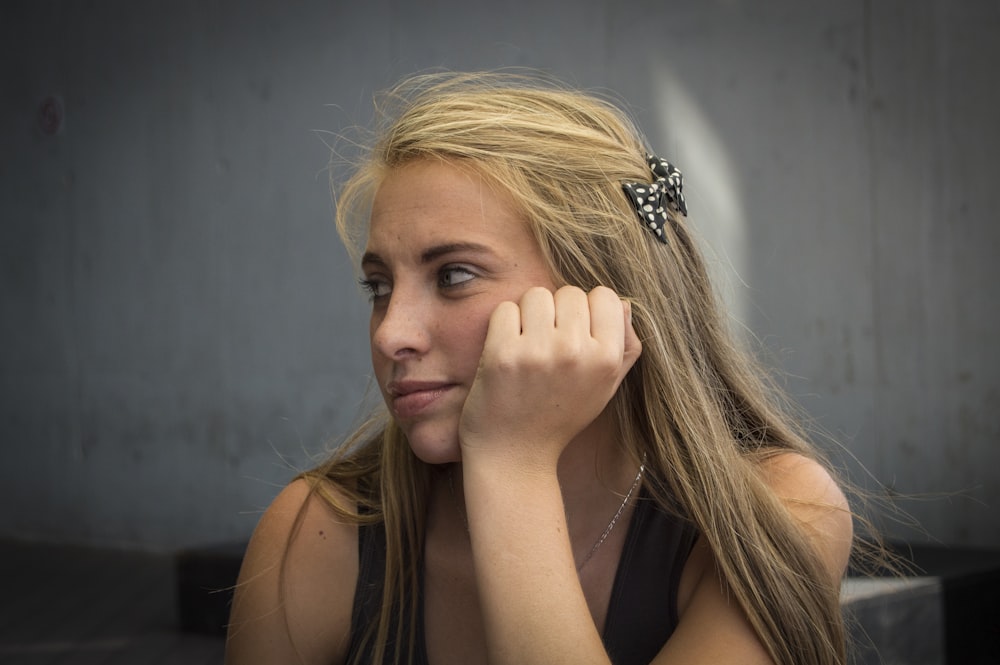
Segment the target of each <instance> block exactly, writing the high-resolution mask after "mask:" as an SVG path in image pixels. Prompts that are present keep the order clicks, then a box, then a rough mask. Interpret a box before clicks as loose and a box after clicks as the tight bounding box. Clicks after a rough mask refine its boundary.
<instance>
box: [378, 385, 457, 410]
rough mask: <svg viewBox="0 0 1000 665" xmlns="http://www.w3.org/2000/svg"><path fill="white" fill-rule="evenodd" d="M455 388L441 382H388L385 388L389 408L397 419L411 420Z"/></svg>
mask: <svg viewBox="0 0 1000 665" xmlns="http://www.w3.org/2000/svg"><path fill="white" fill-rule="evenodd" d="M454 387H455V384H454V383H446V382H442V381H390V382H389V384H388V385H387V386H386V393H387V395H388V397H389V400H388V401H389V407H390V408H391V409H392V412H393V414H395V416H396V417H397V418H401V419H406V418H413V417H415V416H417V415H419V414H420V413H422V412H423V411H425V410H427V409H428V408H429V407H430V406H431V405H433V404H434V403H435V402H437V401H438V400H439V399H440V398H441V397H442V396H443V395H445V394H446V393H447V392H448V391H450V390H451V389H452V388H454Z"/></svg>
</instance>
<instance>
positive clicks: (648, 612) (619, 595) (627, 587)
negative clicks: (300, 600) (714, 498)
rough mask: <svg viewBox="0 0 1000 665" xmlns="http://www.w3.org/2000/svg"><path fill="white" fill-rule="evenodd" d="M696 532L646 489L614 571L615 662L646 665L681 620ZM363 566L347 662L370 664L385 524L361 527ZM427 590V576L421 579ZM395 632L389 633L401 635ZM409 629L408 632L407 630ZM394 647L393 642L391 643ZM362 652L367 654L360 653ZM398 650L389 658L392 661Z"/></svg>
mask: <svg viewBox="0 0 1000 665" xmlns="http://www.w3.org/2000/svg"><path fill="white" fill-rule="evenodd" d="M696 537H697V532H696V531H695V529H694V526H693V525H691V524H690V522H687V521H685V520H682V519H680V518H678V517H676V516H673V515H670V514H668V513H666V512H663V511H662V510H660V509H659V508H658V507H657V506H656V504H655V503H654V502H653V501H652V500H651V499H649V498H648V497H647V496H646V494H645V492H642V493H641V494H640V499H639V501H638V502H637V503H636V507H635V510H634V511H633V513H632V519H631V522H630V523H629V528H628V534H627V536H626V540H625V546H624V548H623V550H622V555H621V560H620V561H619V563H618V570H617V572H616V573H615V581H614V586H613V587H612V589H611V599H610V601H609V603H608V613H607V617H606V618H605V622H604V634H603V635H602V636H601V638H602V640H603V641H604V647H605V649H607V652H608V655H609V656H610V658H611V662H613V663H615V665H647V664H648V663H649V662H650V661H651V660H652V659H653V658H654V657H655V656H656V654H657V653H659V651H660V649H661V648H663V645H664V644H666V642H667V639H668V638H669V637H670V635H671V634H673V632H674V629H675V628H676V627H677V621H678V616H677V588H678V586H679V584H680V577H681V571H682V570H683V569H684V563H685V562H686V561H687V558H688V555H690V553H691V548H692V547H693V546H694V541H695V538H696ZM358 550H359V554H360V569H359V573H358V584H357V587H356V589H355V593H354V610H353V614H352V617H351V645H350V649H349V651H348V660H347V662H348V663H352V662H362V663H371V662H372V659H371V651H372V649H371V645H370V644H365V645H362V642H363V641H364V640H363V636H364V634H365V631H366V629H367V628H368V626H369V625H371V623H372V622H374V621H376V620H377V619H378V616H379V609H380V604H381V602H382V580H383V578H384V574H385V529H384V525H383V524H381V523H379V524H372V525H362V526H360V527H359V528H358ZM420 584H421V589H420V592H421V596H422V595H423V579H422V578H421V580H420ZM418 607H419V612H418V615H417V630H416V639H417V641H416V650H417V653H415V654H414V663H416V665H428V662H427V645H426V643H425V641H424V615H423V603H422V602H420V603H418ZM394 634H395V633H394V631H392V632H390V635H394ZM404 634H405V633H404ZM388 651H389V652H391V651H392V649H391V647H390V648H389V649H388ZM359 652H360V653H361V654H362V655H363V657H362V659H361V660H360V661H357V660H354V659H355V658H356V657H357V656H358V654H359ZM390 658H391V653H389V655H387V657H386V661H385V662H386V663H387V664H388V663H390Z"/></svg>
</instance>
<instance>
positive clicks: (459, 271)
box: [438, 266, 476, 288]
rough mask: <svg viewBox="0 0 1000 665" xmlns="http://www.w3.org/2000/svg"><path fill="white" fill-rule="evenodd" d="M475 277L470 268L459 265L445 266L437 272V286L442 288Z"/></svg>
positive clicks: (456, 284)
mask: <svg viewBox="0 0 1000 665" xmlns="http://www.w3.org/2000/svg"><path fill="white" fill-rule="evenodd" d="M475 277H476V276H475V275H474V274H473V273H472V272H471V271H470V270H467V269H466V268H462V267H461V266H445V267H444V268H441V270H440V271H439V272H438V286H440V287H442V288H448V287H452V286H458V285H459V284H463V283H465V282H468V281H469V280H470V279H474V278H475Z"/></svg>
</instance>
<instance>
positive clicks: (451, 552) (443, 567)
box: [423, 538, 623, 665]
mask: <svg viewBox="0 0 1000 665" xmlns="http://www.w3.org/2000/svg"><path fill="white" fill-rule="evenodd" d="M609 540H610V539H609ZM622 540H623V539H621V538H619V539H615V540H614V541H611V542H607V543H605V545H604V546H602V548H601V551H599V552H598V553H597V554H595V555H594V558H593V559H591V560H590V561H588V562H587V564H586V566H585V567H584V568H583V570H581V571H580V586H581V589H582V591H583V594H584V597H585V598H586V600H587V605H588V607H589V608H590V613H591V617H592V618H593V620H594V625H595V627H596V628H597V630H598V632H600V633H603V631H604V624H605V619H606V617H607V612H608V606H609V603H610V600H611V596H612V591H613V588H614V585H615V573H616V569H617V565H618V560H619V559H620V557H621V552H622V546H623V542H622ZM424 589H425V591H424V599H423V602H424V639H425V642H426V648H427V657H428V662H429V663H430V664H431V665H451V664H461V665H474V664H476V663H486V662H487V652H486V633H485V627H484V625H483V616H482V610H481V606H480V597H479V591H478V588H477V585H476V579H475V569H474V567H473V563H472V555H471V551H469V550H465V549H464V548H460V547H459V548H455V547H439V546H436V545H435V544H434V543H431V542H428V543H427V547H426V550H425V569H424Z"/></svg>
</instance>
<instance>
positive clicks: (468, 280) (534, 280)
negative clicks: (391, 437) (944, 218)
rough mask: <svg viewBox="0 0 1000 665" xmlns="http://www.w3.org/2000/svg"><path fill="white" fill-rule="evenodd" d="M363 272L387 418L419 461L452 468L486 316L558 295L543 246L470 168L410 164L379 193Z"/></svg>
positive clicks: (374, 360)
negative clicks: (534, 289)
mask: <svg viewBox="0 0 1000 665" xmlns="http://www.w3.org/2000/svg"><path fill="white" fill-rule="evenodd" d="M361 268H362V271H363V272H364V276H365V278H364V279H365V283H366V286H368V288H369V289H370V291H371V294H372V316H371V328H370V337H371V352H372V366H373V368H374V370H375V376H376V378H377V380H378V383H379V388H380V389H381V391H382V396H383V398H384V399H385V402H386V404H387V405H388V407H389V411H390V412H391V413H392V415H393V417H394V418H395V419H396V421H397V422H398V423H399V425H400V427H401V428H402V430H403V432H405V433H406V435H407V438H408V439H409V442H410V446H411V447H412V448H413V451H414V453H415V454H416V455H417V457H419V458H420V459H422V460H424V461H425V462H428V463H431V464H440V463H444V462H454V461H458V460H459V459H460V451H459V445H458V421H459V416H460V415H461V412H462V405H463V404H464V403H465V398H466V396H467V395H468V392H469V388H470V386H471V385H472V382H473V380H474V379H475V377H476V369H477V368H478V366H479V356H480V355H481V353H482V350H483V343H484V341H485V339H486V330H487V328H488V326H489V319H490V315H491V314H492V313H493V310H494V309H495V308H496V306H497V305H498V304H500V303H501V302H503V301H507V300H509V301H514V302H517V301H518V300H519V299H520V297H521V295H522V294H523V293H524V292H525V291H526V290H527V289H528V288H529V287H531V286H544V287H546V288H549V289H550V290H553V291H554V290H555V284H554V282H553V280H552V277H551V276H550V274H549V270H548V267H547V265H546V264H545V261H544V259H543V257H542V253H541V249H540V248H539V246H538V243H537V242H536V241H535V239H534V237H533V236H532V235H531V232H530V231H529V229H528V227H527V225H526V223H525V222H524V221H523V220H521V219H520V218H519V217H518V216H517V215H516V214H515V212H514V210H513V208H512V206H511V204H510V203H509V201H508V200H507V199H506V198H505V197H504V196H502V195H498V194H497V193H496V192H494V191H492V190H491V189H490V187H489V186H488V185H487V184H486V183H485V182H483V180H482V179H481V178H480V177H479V176H478V175H476V174H475V173H474V172H473V171H472V170H469V169H465V170H462V169H459V168H457V167H455V166H452V165H449V164H446V163H442V162H438V161H431V160H427V161H416V162H411V163H409V164H406V165H404V166H402V167H400V168H398V169H395V170H393V171H391V172H390V173H389V174H388V175H387V176H386V178H385V180H384V181H383V183H382V185H381V186H380V187H379V189H378V192H377V193H376V195H375V200H374V203H373V207H372V215H371V227H370V230H369V237H368V245H367V247H366V249H365V254H364V258H363V259H362V263H361Z"/></svg>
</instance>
